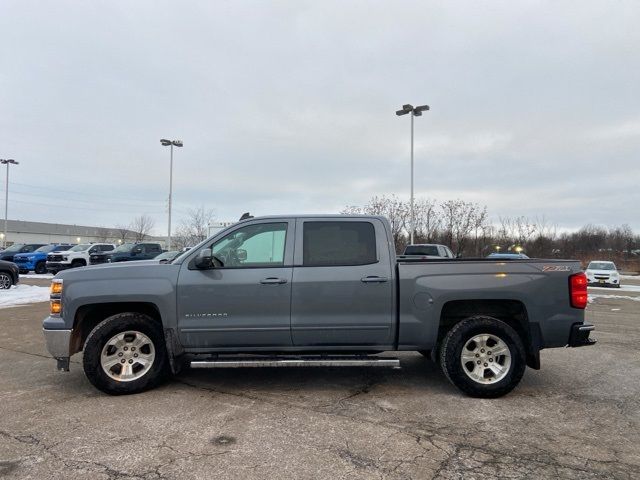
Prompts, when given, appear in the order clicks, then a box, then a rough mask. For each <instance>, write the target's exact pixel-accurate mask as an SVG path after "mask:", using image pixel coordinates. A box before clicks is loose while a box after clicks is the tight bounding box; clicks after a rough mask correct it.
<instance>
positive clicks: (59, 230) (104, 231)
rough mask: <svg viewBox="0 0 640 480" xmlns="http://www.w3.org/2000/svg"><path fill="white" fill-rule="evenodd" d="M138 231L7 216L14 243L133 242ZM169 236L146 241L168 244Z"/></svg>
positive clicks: (0, 237)
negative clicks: (25, 219)
mask: <svg viewBox="0 0 640 480" xmlns="http://www.w3.org/2000/svg"><path fill="white" fill-rule="evenodd" d="M3 237H4V220H0V245H2V244H3V242H2V240H4V238H3ZM135 238H136V234H135V232H133V231H131V230H122V229H115V228H104V227H87V226H83V225H63V224H59V223H45V222H26V221H23V220H7V238H6V240H7V242H6V245H7V246H10V245H13V244H14V243H44V244H46V243H92V242H110V243H115V244H118V243H124V242H132V241H134V240H135ZM165 240H166V238H165V237H153V236H148V237H146V238H145V241H152V242H159V243H161V244H162V245H163V246H164V243H165Z"/></svg>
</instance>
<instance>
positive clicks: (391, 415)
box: [0, 281, 640, 480]
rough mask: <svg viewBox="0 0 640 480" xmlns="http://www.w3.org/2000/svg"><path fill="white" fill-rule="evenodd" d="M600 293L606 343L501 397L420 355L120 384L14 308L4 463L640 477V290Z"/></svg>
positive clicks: (333, 473) (8, 313)
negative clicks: (367, 364)
mask: <svg viewBox="0 0 640 480" xmlns="http://www.w3.org/2000/svg"><path fill="white" fill-rule="evenodd" d="M38 282H40V281H38ZM637 284H638V285H640V281H639V282H637ZM590 293H593V294H594V295H596V297H594V300H593V303H591V305H590V306H589V309H588V312H587V318H588V320H589V321H590V322H592V323H594V324H595V325H596V328H597V332H596V335H595V337H596V338H597V339H598V344H597V345H596V346H594V347H590V348H579V349H554V350H545V351H543V352H542V370H540V371H534V370H530V369H528V370H527V372H526V374H525V377H524V379H523V381H522V383H521V385H520V386H519V387H518V388H517V389H516V390H515V391H514V392H513V393H511V394H510V395H508V396H507V397H504V398H501V399H497V400H478V399H472V398H467V397H464V396H462V395H461V394H460V393H459V392H458V391H457V390H456V389H455V388H454V387H453V386H452V385H450V384H449V383H448V382H447V381H446V379H445V377H444V375H443V374H442V373H441V372H440V370H439V368H438V367H437V366H436V365H434V364H432V363H430V362H429V361H427V360H425V359H424V358H423V357H421V356H420V355H418V354H417V353H416V354H414V353H404V354H401V355H400V356H401V358H402V364H403V368H402V369H401V370H371V369H364V368H351V369H321V368H306V369H289V370H286V369H246V370H221V371H215V370H210V371H206V370H193V371H187V372H184V373H182V374H181V375H180V376H179V377H177V378H175V379H173V380H172V381H170V382H169V383H167V384H165V385H163V386H162V387H160V388H158V389H156V390H153V391H150V392H147V393H144V394H140V395H136V396H128V397H110V396H107V395H104V394H102V393H100V392H98V391H97V390H95V389H94V388H93V387H92V386H91V385H90V384H89V382H88V381H87V380H86V379H85V377H84V375H83V373H82V369H81V365H80V364H79V361H80V358H79V356H75V357H74V358H73V359H72V361H73V363H72V365H71V372H69V373H58V372H56V371H55V369H54V367H55V365H54V361H53V360H52V359H51V358H49V357H48V354H47V352H46V350H45V348H44V343H43V338H42V334H41V321H42V318H43V317H44V316H45V315H46V312H47V308H48V306H47V304H45V303H38V304H33V305H29V306H22V307H16V308H6V309H1V310H0V411H1V412H2V415H1V416H0V477H2V478H20V479H26V478H33V479H49V478H51V479H63V478H64V479H69V478H74V479H83V478H86V479H138V478H139V479H160V478H167V479H169V478H172V479H173V478H175V479H178V478H180V479H184V478H202V479H205V478H206V479H208V478H214V477H215V478H225V479H233V478H242V479H243V480H249V479H264V478H270V479H279V478H295V479H325V478H326V479H341V478H344V479H347V478H348V479H354V478H355V479H359V478H363V479H365V478H372V479H377V478H390V479H408V478H415V479H426V478H438V479H454V478H464V479H471V478H579V479H596V478H598V479H604V478H607V479H608V478H616V479H633V478H638V477H639V476H640V473H639V472H640V301H639V300H640V292H637V293H634V292H631V293H628V292H627V293H624V294H621V293H619V292H617V291H614V290H612V291H610V292H609V291H606V292H605V291H602V292H601V289H593V292H590ZM597 295H605V296H601V297H598V296H597ZM612 295H613V297H612ZM616 297H624V298H616ZM635 299H638V300H635Z"/></svg>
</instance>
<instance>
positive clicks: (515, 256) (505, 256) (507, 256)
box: [487, 253, 529, 260]
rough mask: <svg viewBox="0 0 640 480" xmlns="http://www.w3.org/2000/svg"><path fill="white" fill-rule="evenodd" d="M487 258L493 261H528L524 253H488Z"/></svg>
mask: <svg viewBox="0 0 640 480" xmlns="http://www.w3.org/2000/svg"><path fill="white" fill-rule="evenodd" d="M487 258H491V259H493V260H523V259H528V258H529V257H527V256H526V255H525V254H524V253H490V254H489V255H488V256H487Z"/></svg>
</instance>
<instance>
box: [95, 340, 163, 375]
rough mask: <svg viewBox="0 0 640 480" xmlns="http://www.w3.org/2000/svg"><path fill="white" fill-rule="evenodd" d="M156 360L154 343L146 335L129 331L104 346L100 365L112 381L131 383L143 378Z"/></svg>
mask: <svg viewBox="0 0 640 480" xmlns="http://www.w3.org/2000/svg"><path fill="white" fill-rule="evenodd" d="M155 358H156V351H155V347H154V345H153V341H151V339H150V338H149V337H147V336H146V335H145V334H144V333H140V332H136V331H134V330H129V331H126V332H122V333H118V334H117V335H114V336H113V337H111V339H109V341H108V342H107V343H106V344H105V345H104V348H103V349H102V354H101V355H100V365H102V369H103V370H104V373H106V374H107V375H108V376H109V377H111V378H112V379H114V380H116V381H118V382H131V381H133V380H137V379H139V378H141V377H143V376H144V375H145V374H146V373H147V372H148V371H149V369H150V368H151V366H152V365H153V361H154V360H155Z"/></svg>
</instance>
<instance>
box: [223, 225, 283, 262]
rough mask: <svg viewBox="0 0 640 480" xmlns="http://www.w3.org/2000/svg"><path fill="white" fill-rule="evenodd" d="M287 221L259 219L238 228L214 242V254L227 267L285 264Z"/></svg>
mask: <svg viewBox="0 0 640 480" xmlns="http://www.w3.org/2000/svg"><path fill="white" fill-rule="evenodd" d="M286 235H287V224H286V223H259V224H256V225H248V226H246V227H243V228H239V229H238V230H234V231H233V232H231V233H230V234H228V235H225V236H224V237H222V238H221V239H220V240H218V241H217V242H216V243H214V244H213V246H212V249H213V255H214V256H215V257H216V258H218V259H219V260H220V261H222V263H224V266H225V267H236V268H237V267H276V266H280V265H284V247H285V240H286Z"/></svg>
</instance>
